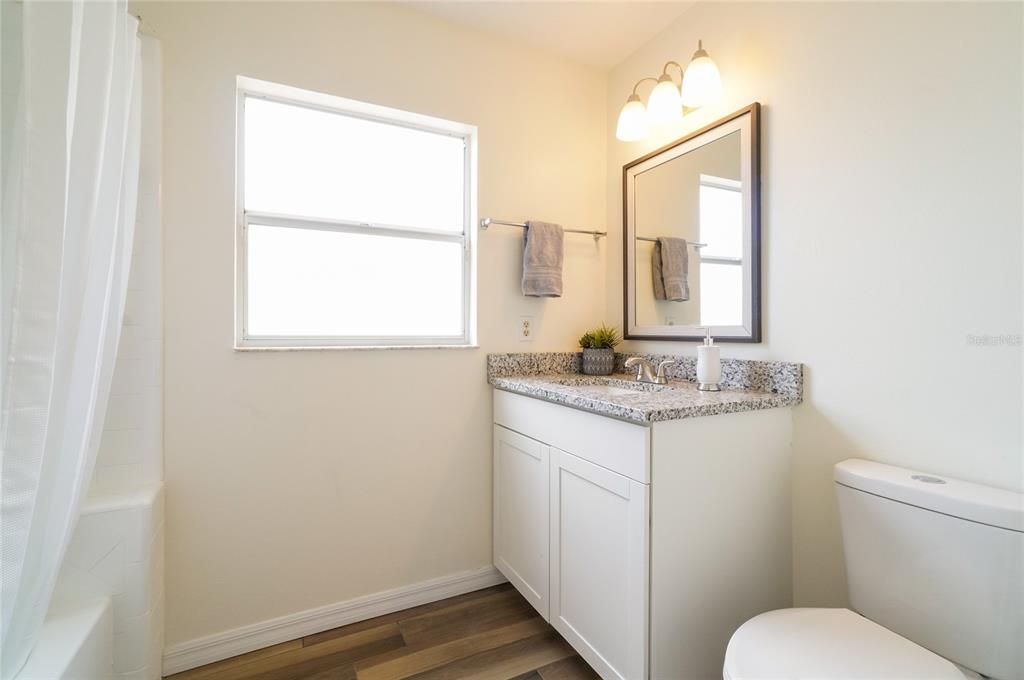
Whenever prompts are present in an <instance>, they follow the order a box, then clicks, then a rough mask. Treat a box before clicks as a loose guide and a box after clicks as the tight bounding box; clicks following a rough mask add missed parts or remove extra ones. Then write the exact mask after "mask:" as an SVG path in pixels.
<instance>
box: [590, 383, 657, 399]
mask: <svg viewBox="0 0 1024 680" xmlns="http://www.w3.org/2000/svg"><path fill="white" fill-rule="evenodd" d="M580 389H582V390H586V391H587V392H597V393H598V394H607V395H608V396H611V397H615V396H625V395H630V394H636V393H637V392H641V391H642V390H634V389H627V388H625V387H613V386H612V385H581V386H580Z"/></svg>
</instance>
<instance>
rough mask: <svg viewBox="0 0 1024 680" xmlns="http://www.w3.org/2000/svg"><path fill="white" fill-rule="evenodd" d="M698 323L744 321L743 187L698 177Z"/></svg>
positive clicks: (712, 323)
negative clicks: (700, 244)
mask: <svg viewBox="0 0 1024 680" xmlns="http://www.w3.org/2000/svg"><path fill="white" fill-rule="evenodd" d="M700 242H701V243H704V244H706V245H705V246H704V247H703V248H701V249H700V281H701V286H700V322H701V325H704V326H730V325H738V324H741V323H742V321H743V184H742V183H741V182H738V181H736V180H734V179H728V178H725V177H715V176H713V175H703V174H702V175H701V176H700Z"/></svg>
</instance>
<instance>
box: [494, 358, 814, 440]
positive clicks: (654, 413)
mask: <svg viewBox="0 0 1024 680" xmlns="http://www.w3.org/2000/svg"><path fill="white" fill-rule="evenodd" d="M629 356H644V357H645V358H647V359H648V360H651V361H653V363H654V364H655V365H657V363H658V361H661V360H662V359H673V360H676V361H678V362H679V363H677V364H676V366H673V367H671V368H670V369H669V370H668V371H666V373H667V374H668V378H669V382H668V384H667V385H650V384H645V383H637V382H636V381H635V380H634V374H633V373H632V372H629V373H627V372H626V371H625V367H624V366H623V362H624V361H625V359H626V358H628V357H629ZM615 358H616V372H615V373H614V374H613V375H610V376H587V375H582V374H581V373H579V354H578V353H573V352H558V353H556V352H550V353H537V354H491V355H488V357H487V377H488V382H490V384H491V385H493V386H494V387H495V388H497V389H500V390H505V391H507V392H514V393H516V394H522V395H525V396H528V397H534V398H537V399H544V400H545V401H551V402H554V403H556V404H564V405H566V406H571V407H573V408H578V409H581V410H584V411H590V412H592V413H597V414H599V415H603V416H609V417H612V418H618V419H620V420H625V421H628V422H632V423H638V424H641V425H647V424H650V423H653V422H658V421H664V420H678V419H681V418H695V417H700V416H713V415H719V414H723V413H738V412H741V411H755V410H760V409H767V408H780V407H784V406H793V405H795V404H799V403H800V401H801V398H802V391H803V371H802V368H801V366H800V364H793V363H786V362H776V361H749V360H741V359H723V360H722V383H721V385H722V391H721V392H701V391H699V390H698V389H697V384H696V382H695V380H691V379H688V377H690V374H691V373H694V374H695V372H696V366H695V364H696V362H695V360H694V359H693V358H692V357H672V356H666V355H628V354H621V355H620V354H616V356H615ZM692 377H693V378H695V377H696V375H693V376H692Z"/></svg>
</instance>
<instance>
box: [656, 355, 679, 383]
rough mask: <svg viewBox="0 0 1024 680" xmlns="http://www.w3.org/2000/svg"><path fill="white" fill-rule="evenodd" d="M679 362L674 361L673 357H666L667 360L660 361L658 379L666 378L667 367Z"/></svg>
mask: <svg viewBox="0 0 1024 680" xmlns="http://www.w3.org/2000/svg"><path fill="white" fill-rule="evenodd" d="M678 363H679V362H678V361H673V360H671V359H666V360H665V361H662V362H661V363H659V364H658V379H659V380H665V379H666V378H665V369H666V368H668V367H669V366H675V365H676V364H678Z"/></svg>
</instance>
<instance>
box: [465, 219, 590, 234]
mask: <svg viewBox="0 0 1024 680" xmlns="http://www.w3.org/2000/svg"><path fill="white" fill-rule="evenodd" d="M492 224H503V225H505V226H506V227H519V228H520V229H526V223H525V222H506V221H505V220H495V219H492V218H490V217H485V218H483V219H482V220H480V228H481V229H486V228H487V227H489V226H491V225H492ZM564 231H566V232H567V233H570V234H590V235H591V236H593V237H594V238H595V239H598V238H601V237H602V236H607V235H608V232H606V231H586V230H584V229H565V230H564Z"/></svg>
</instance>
